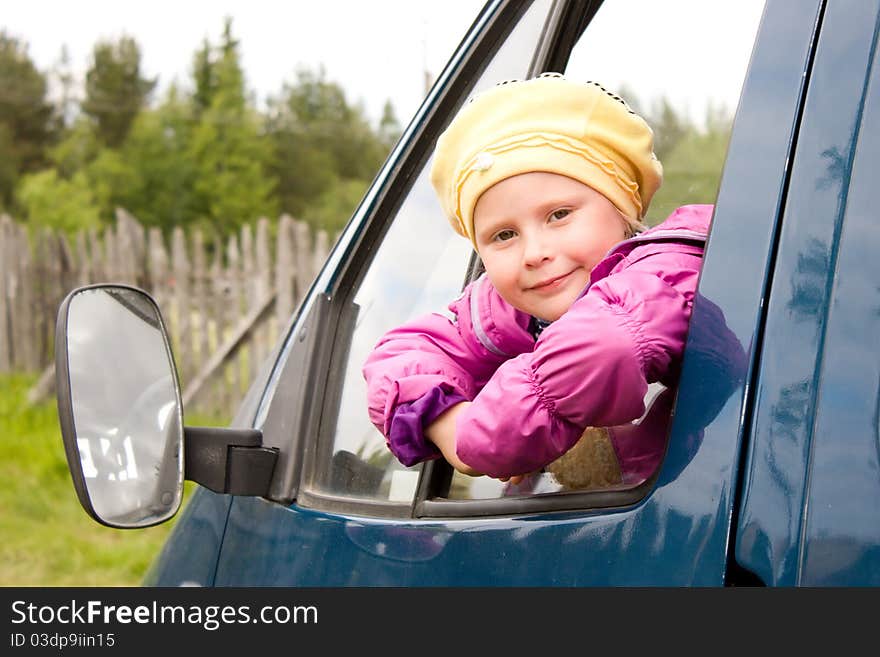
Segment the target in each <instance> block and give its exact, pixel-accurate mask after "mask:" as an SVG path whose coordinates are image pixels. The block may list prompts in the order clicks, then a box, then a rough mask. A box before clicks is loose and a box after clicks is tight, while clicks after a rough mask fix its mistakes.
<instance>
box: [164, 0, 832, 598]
mask: <svg viewBox="0 0 880 657" xmlns="http://www.w3.org/2000/svg"><path fill="white" fill-rule="evenodd" d="M653 4H657V3H650V2H645V3H636V2H630V3H621V2H615V3H612V2H606V3H600V2H550V0H536V1H535V2H532V3H519V2H515V3H514V2H490V3H489V4H488V5H487V7H486V8H485V10H484V11H483V13H482V14H481V15H480V17H479V18H478V19H477V21H476V23H475V25H474V27H473V29H472V31H471V32H470V33H469V34H468V36H467V37H466V38H465V39H464V40H463V42H462V45H461V47H460V49H459V50H458V51H457V53H456V54H455V56H454V57H453V58H452V60H451V62H450V64H449V66H448V67H447V69H446V70H445V71H444V73H443V75H441V77H440V79H439V80H438V82H437V84H436V85H435V87H434V89H433V90H432V92H431V93H430V95H429V96H428V98H427V99H426V101H425V104H424V105H423V107H422V108H421V109H420V111H419V113H418V114H417V116H416V117H415V118H414V120H413V122H412V123H411V125H410V126H409V128H408V129H407V131H406V132H405V133H404V135H403V137H402V138H401V141H400V143H399V144H398V146H397V147H396V148H395V150H394V152H393V153H392V155H391V156H390V158H389V160H388V162H387V163H386V165H385V167H384V168H383V170H382V172H381V173H380V174H379V176H378V177H377V179H376V181H375V183H374V185H373V187H372V188H371V190H370V191H369V192H368V194H367V196H366V197H365V199H364V201H363V203H362V205H361V207H360V208H359V210H358V211H357V212H356V214H355V216H354V217H353V219H352V221H351V222H350V224H349V225H348V227H347V228H346V230H345V232H344V234H343V236H342V237H341V238H340V241H339V243H338V244H337V247H336V249H335V250H334V252H333V254H331V257H330V259H329V261H328V263H327V265H326V267H325V269H324V271H323V272H322V274H321V275H320V276H319V278H318V280H317V281H316V283H315V286H314V288H313V289H312V291H311V292H310V294H309V296H308V299H307V301H306V302H305V303H304V305H303V307H302V308H301V309H300V311H299V313H298V315H297V317H296V318H294V321H293V322H292V325H291V330H290V331H289V333H288V335H287V337H286V339H285V343H284V345H283V346H282V349H281V355H280V357H279V360H278V363H277V364H276V367H275V370H274V371H273V373H272V374H271V376H270V379H269V384H268V386H267V390H266V394H265V395H264V397H263V399H262V402H261V404H260V408H259V411H258V412H257V415H256V418H255V420H254V425H255V426H257V427H259V428H261V429H262V430H263V435H264V444H270V445H274V446H279V447H281V449H282V457H281V458H280V460H279V464H278V466H277V468H276V474H275V478H274V481H273V486H272V490H271V492H270V495H269V496H268V497H267V498H259V499H257V498H244V497H242V498H235V499H234V500H233V501H232V503H231V505H230V511H229V515H228V519H227V522H226V526H225V533H224V536H223V543H222V548H221V553H220V557H219V561H218V563H217V568H216V578H215V580H214V583H215V584H217V585H222V586H239V585H259V584H264V585H295V586H323V585H331V586H350V585H370V586H377V585H393V586H410V585H567V586H572V585H632V584H664V585H684V584H696V585H721V584H723V583H725V576H726V573H728V572H729V571H730V568H729V563H728V561H729V560H730V554H729V549H728V546H729V542H730V536H731V528H732V525H731V517H732V514H733V510H734V508H735V502H736V498H735V495H736V490H737V478H738V476H739V472H740V471H739V462H740V458H741V452H742V446H743V443H742V436H743V411H744V408H745V407H744V404H745V402H746V401H747V399H748V395H747V391H748V389H749V386H748V385H747V384H748V382H749V377H750V376H751V374H752V373H753V367H754V359H755V357H756V353H757V347H758V339H759V336H758V333H757V332H758V329H759V327H760V326H761V325H762V322H763V310H762V308H763V306H762V299H763V295H764V294H765V286H766V282H767V279H768V271H769V270H768V267H769V265H768V263H769V262H770V261H771V256H772V254H773V252H774V248H775V241H776V235H777V219H778V217H779V216H780V211H781V208H782V202H783V198H784V196H783V192H784V189H785V185H786V181H787V175H788V165H789V161H790V160H789V158H790V156H791V153H792V148H793V146H794V144H795V136H796V134H797V127H798V119H799V114H800V109H801V103H802V98H803V91H804V84H805V82H806V80H808V74H809V64H810V61H811V57H812V51H813V46H814V42H815V37H816V33H817V30H818V29H819V27H820V25H821V21H820V18H821V5H822V3H821V2H819V1H818V0H817V1H816V2H809V3H807V2H804V3H798V4H797V6H793V4H792V3H785V2H779V1H777V0H768V1H767V2H766V7H763V14H761V11H760V10H761V9H762V7H760V6H758V8H757V12H756V15H755V18H754V21H753V23H752V27H751V33H748V30H746V31H745V32H744V33H743V35H741V39H742V40H743V41H744V42H741V43H739V47H740V48H741V49H742V51H743V53H744V54H743V55H742V61H743V63H742V66H741V69H740V70H739V72H738V73H734V74H731V75H730V81H729V82H730V84H733V85H735V86H736V92H737V93H736V94H735V97H736V98H737V99H738V101H737V102H738V108H737V111H736V116H735V120H734V122H733V129H732V132H731V133H730V135H729V143H728V146H727V150H726V151H725V152H726V157H724V158H722V162H721V164H723V175H721V177H720V182H717V175H719V174H721V165H720V164H719V165H718V166H717V169H718V170H717V171H716V172H715V175H716V178H715V179H714V180H715V181H716V182H715V183H712V184H714V185H715V187H713V189H717V199H709V201H710V202H711V201H712V200H715V202H716V210H715V213H714V218H713V228H712V233H711V235H710V238H709V243H708V246H707V251H706V256H705V264H704V270H703V273H702V276H701V281H700V287H699V292H700V294H699V295H698V298H697V299H696V300H695V304H694V311H693V320H692V326H691V332H690V335H689V338H688V347H687V351H686V355H685V359H684V365H683V369H682V375H681V383H680V388H679V393H678V398H677V400H676V402H675V413H674V416H673V418H672V422H671V426H670V427H669V430H668V441H667V449H666V456H665V458H664V461H663V463H662V465H661V467H660V469H659V471H658V472H656V473H654V474H653V475H652V477H650V478H649V479H648V480H646V481H644V482H642V483H640V484H638V485H635V486H628V487H617V488H609V489H600V490H590V491H578V490H575V491H564V490H558V489H547V488H540V487H539V488H536V489H534V490H532V491H528V492H523V491H519V492H518V491H511V490H510V489H506V488H504V487H503V486H502V485H501V484H499V483H498V482H495V481H493V480H487V479H486V478H475V479H471V478H468V480H464V481H463V480H462V479H461V477H459V476H453V475H452V472H451V470H450V469H449V467H448V466H447V465H445V464H444V463H441V462H438V461H433V462H430V463H428V464H424V465H419V466H414V467H410V468H406V467H403V466H401V465H400V464H398V463H396V462H395V461H393V459H391V458H390V455H389V454H388V453H387V451H386V450H385V449H384V440H383V439H382V437H381V436H380V435H379V434H378V432H376V430H375V428H374V427H372V425H371V424H370V423H369V420H368V419H367V416H366V408H365V393H364V384H363V380H362V377H361V374H360V368H361V365H362V363H363V359H364V357H365V355H366V353H367V352H368V350H369V349H370V348H371V347H372V345H373V344H374V343H375V341H376V340H377V339H378V337H379V335H381V333H382V332H384V331H385V330H387V329H389V328H391V327H392V326H394V325H396V324H399V323H400V322H402V321H404V320H405V319H408V318H410V317H412V316H415V315H416V314H420V313H423V312H429V311H435V310H436V311H442V310H443V308H444V307H445V305H446V304H447V303H448V302H449V301H450V300H451V299H452V298H454V297H455V296H456V295H457V294H458V292H459V290H460V289H461V287H462V285H463V284H464V283H465V281H466V280H468V279H469V278H470V277H472V276H473V275H474V273H475V272H476V271H478V270H479V263H478V262H476V261H475V260H474V259H472V257H471V254H470V251H469V246H468V244H467V243H466V241H465V240H461V238H459V237H457V236H455V235H453V234H452V233H451V231H450V230H449V229H448V226H447V224H446V221H445V219H443V217H442V215H441V214H440V211H439V206H438V205H437V203H436V201H435V200H434V199H433V193H432V192H431V190H430V186H429V184H428V181H427V179H426V177H427V170H428V163H429V158H430V152H431V147H432V145H433V141H434V140H435V139H436V137H437V135H438V134H439V133H440V132H441V131H442V129H443V127H444V126H445V125H446V123H448V121H449V119H450V118H451V116H452V115H453V113H454V111H455V109H456V108H457V107H460V105H461V104H462V103H463V102H464V101H465V100H466V98H467V97H469V96H470V95H471V94H473V93H475V92H476V91H478V90H479V89H481V88H485V87H486V86H489V85H491V84H495V83H497V82H499V81H501V80H504V79H508V78H515V77H525V76H529V75H534V74H537V73H539V72H542V71H560V72H562V71H564V72H566V73H567V74H568V75H569V76H575V75H576V76H578V77H584V76H585V75H592V71H594V70H595V71H598V73H599V74H603V75H605V76H610V75H612V74H613V73H612V71H611V70H610V69H606V68H605V66H606V65H607V64H608V62H609V61H610V60H611V59H613V58H614V53H615V49H620V48H627V49H633V50H634V51H635V52H636V53H638V55H639V57H637V58H635V59H633V60H632V61H635V62H636V64H634V65H633V66H635V67H637V68H639V69H643V68H647V69H648V70H649V71H654V72H655V75H659V76H662V75H672V74H673V73H680V70H679V69H681V70H690V69H689V68H687V67H688V65H689V64H693V62H695V61H698V60H699V61H702V60H703V59H706V58H709V59H710V60H711V58H713V57H715V58H718V61H719V62H720V61H721V60H722V59H723V56H724V55H725V51H724V48H723V47H722V45H721V43H722V42H721V35H722V34H724V33H725V32H727V31H729V30H728V27H729V24H727V23H726V22H725V20H723V19H719V18H718V15H717V12H714V13H713V14H706V13H699V12H698V11H697V7H698V6H699V3H691V4H688V3H664V4H663V8H664V11H663V12H662V13H661V14H660V15H659V16H658V15H656V14H651V13H650V7H651V5H653ZM737 11H738V10H737ZM676 12H678V15H676ZM695 13H699V16H700V17H701V18H700V19H699V20H701V21H702V22H701V23H699V24H695V23H694V22H693V20H692V18H693V16H694V14H695ZM758 18H760V26H758ZM686 19H687V20H686ZM633 21H637V22H638V21H642V22H644V23H645V26H647V27H650V28H651V29H652V30H654V33H655V34H656V35H657V38H655V39H653V40H651V39H639V38H628V37H632V32H631V29H630V28H631V26H632V22H633ZM695 29H697V30H701V31H702V32H699V34H700V35H701V36H702V37H703V38H701V39H697V38H695V35H696V34H698V32H695V31H694V30H695ZM755 30H757V36H756V35H755V34H756V32H755ZM660 37H662V38H660ZM683 43H684V44H685V45H687V46H688V48H685V49H684V50H682V49H681V48H680V46H681V45H682V44H683ZM673 46H675V47H673ZM582 52H583V53H585V54H584V55H583V58H584V61H585V62H586V65H585V67H584V68H583V69H579V70H577V71H575V70H574V69H573V68H567V66H568V65H570V64H572V63H573V62H575V61H577V59H578V58H579V57H581V54H580V53H582ZM668 53H673V54H670V57H672V59H667V58H666V57H665V56H666V54H668ZM675 53H677V54H675ZM749 54H751V59H750V62H751V63H750V65H749V69H748V73H747V74H746V75H745V77H744V78H743V73H744V71H745V63H746V62H747V61H749ZM676 56H677V57H679V59H678V60H676V59H675V57H676ZM652 67H653V68H652ZM721 68H722V67H720V66H719V70H721ZM617 83H618V84H620V82H619V81H617ZM693 85H694V86H695V87H702V85H701V81H700V80H699V79H694V80H693ZM706 86H707V87H708V84H707V85H706ZM684 169H685V170H684V171H683V172H680V174H681V177H680V178H679V180H682V181H684V182H685V183H686V182H687V180H688V174H689V172H688V170H687V167H686V166H685V167H684ZM683 189H684V191H683V192H681V194H682V197H681V198H680V199H675V198H673V199H671V200H672V201H679V200H680V201H687V200H688V197H687V195H688V185H687V184H685V185H684V187H683ZM719 328H723V329H724V330H723V333H724V335H726V336H728V339H727V342H726V344H719V343H718V341H717V340H716V339H715V336H716V335H717V334H718V329H719ZM727 348H730V349H733V351H735V352H736V353H738V354H740V355H739V356H738V360H737V362H736V366H735V367H730V366H729V365H730V360H729V359H728V358H726V357H725V356H724V353H725V350H726V349H727ZM719 363H720V364H721V366H718V364H719ZM666 427H667V425H666V424H664V425H663V428H664V431H665V430H666ZM157 579H158V581H159V582H162V581H163V579H162V577H158V578H157ZM164 583H173V582H172V581H169V580H165V581H164Z"/></svg>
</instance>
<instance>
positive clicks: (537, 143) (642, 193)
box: [431, 73, 663, 247]
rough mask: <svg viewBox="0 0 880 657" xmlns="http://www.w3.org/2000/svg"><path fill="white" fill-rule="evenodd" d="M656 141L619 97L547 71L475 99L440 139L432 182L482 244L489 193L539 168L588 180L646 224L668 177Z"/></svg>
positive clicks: (459, 228) (459, 224)
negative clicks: (478, 229) (477, 225)
mask: <svg viewBox="0 0 880 657" xmlns="http://www.w3.org/2000/svg"><path fill="white" fill-rule="evenodd" d="M653 144H654V133H653V132H652V131H651V128H650V127H649V126H648V124H647V123H645V121H644V119H642V118H641V117H640V116H638V115H637V114H636V113H635V112H633V111H632V110H631V109H630V108H629V106H628V105H627V104H626V103H625V102H624V101H623V100H622V99H621V98H619V97H618V96H615V95H614V94H612V93H609V92H608V91H606V90H605V89H604V88H603V87H602V86H601V85H599V84H596V83H595V82H586V83H583V82H574V81H571V80H567V79H566V78H564V77H563V76H561V75H559V74H558V73H549V74H548V73H545V74H543V75H541V76H539V77H537V78H532V79H530V80H514V81H510V82H503V83H501V84H499V85H496V86H495V87H492V88H491V89H488V90H487V91H484V92H482V93H480V94H478V95H476V96H475V97H474V98H472V99H471V100H470V101H469V102H468V103H467V104H466V105H465V106H464V107H463V108H462V109H461V111H460V112H459V113H458V115H456V117H455V118H454V119H453V120H452V123H451V124H450V125H449V127H448V128H447V129H446V130H445V131H444V132H443V134H441V135H440V138H439V139H438V140H437V146H436V149H435V151H434V162H433V164H432V166H431V184H432V185H433V186H434V189H435V191H436V192H437V195H438V197H439V199H440V204H441V206H442V207H443V211H444V213H445V214H446V217H447V218H448V219H449V222H450V223H451V224H452V227H453V228H454V229H455V230H456V232H458V233H460V234H461V235H464V236H465V237H468V238H470V240H471V242H474V246H475V247H476V243H475V239H474V217H473V213H474V207H475V206H476V204H477V200H478V199H479V198H480V196H481V195H482V194H483V192H485V191H486V190H487V189H489V188H490V187H491V186H492V185H494V184H496V183H498V182H501V181H502V180H504V179H506V178H510V177H512V176H516V175H519V174H521V173H529V172H533V171H543V172H548V173H556V174H560V175H563V176H568V177H569V178H573V179H575V180H577V181H579V182H582V183H584V184H585V185H588V186H590V187H592V188H593V189H595V190H596V191H598V192H599V193H601V194H603V195H604V196H605V197H606V198H608V200H610V201H611V202H612V203H613V204H614V205H615V206H616V207H617V209H618V210H620V211H621V212H622V213H623V214H624V215H625V216H626V217H627V218H629V219H630V220H631V221H634V222H638V221H640V220H641V219H642V218H643V217H644V216H645V212H646V211H647V209H648V204H649V203H650V202H651V197H652V196H653V195H654V192H656V191H657V188H658V187H660V183H661V182H662V180H663V167H662V166H661V165H660V162H659V160H657V158H656V156H655V155H654V150H653V148H654V146H653Z"/></svg>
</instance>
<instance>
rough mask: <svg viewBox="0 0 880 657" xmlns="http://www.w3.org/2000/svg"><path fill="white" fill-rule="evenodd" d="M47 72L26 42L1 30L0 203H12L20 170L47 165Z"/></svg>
mask: <svg viewBox="0 0 880 657" xmlns="http://www.w3.org/2000/svg"><path fill="white" fill-rule="evenodd" d="M46 91H47V84H46V78H45V76H44V75H43V74H42V73H40V71H38V70H37V68H36V67H35V66H34V63H33V61H32V60H31V58H30V56H29V55H28V52H27V45H26V44H24V43H22V42H21V41H19V40H18V39H17V38H15V37H12V36H10V35H8V34H7V33H6V31H5V30H4V31H0V157H2V158H3V161H4V163H3V167H2V169H3V170H2V173H0V205H2V206H3V207H7V208H8V207H10V206H11V205H12V202H13V189H14V186H15V182H16V180H17V179H18V176H19V175H20V174H21V173H26V172H32V171H37V170H39V169H41V168H43V167H44V166H45V165H46V149H47V148H48V147H49V146H50V145H51V143H52V141H53V139H54V130H53V114H54V109H53V107H52V105H51V104H50V103H49V102H48V100H47V99H46Z"/></svg>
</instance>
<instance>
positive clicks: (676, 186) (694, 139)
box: [649, 106, 732, 224]
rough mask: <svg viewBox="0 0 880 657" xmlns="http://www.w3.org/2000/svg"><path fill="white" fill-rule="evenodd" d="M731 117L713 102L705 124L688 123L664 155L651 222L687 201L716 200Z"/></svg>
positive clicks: (660, 218)
mask: <svg viewBox="0 0 880 657" xmlns="http://www.w3.org/2000/svg"><path fill="white" fill-rule="evenodd" d="M731 127H732V121H731V118H730V115H729V114H728V113H727V111H726V110H725V109H724V108H723V107H720V108H715V107H712V106H710V107H709V108H707V111H706V120H705V128H704V129H702V130H700V129H698V128H697V127H696V126H693V125H688V127H687V129H686V131H685V132H684V133H683V134H682V135H681V137H680V138H679V139H678V140H677V142H676V143H675V146H674V147H673V148H672V149H671V150H670V151H669V152H668V153H666V155H665V156H664V157H663V159H662V163H663V184H662V185H661V187H660V189H659V190H658V192H657V194H656V196H655V197H654V200H653V201H652V202H651V208H650V213H651V218H652V220H651V221H650V222H649V223H651V224H654V223H657V222H659V221H662V220H663V219H665V218H666V216H667V215H668V214H669V213H670V212H672V211H673V210H674V209H675V208H676V207H678V206H680V205H684V204H687V203H714V202H715V197H716V196H717V195H718V184H719V183H720V179H721V169H722V167H723V166H724V159H725V157H726V155H727V144H728V142H729V140H730V130H731Z"/></svg>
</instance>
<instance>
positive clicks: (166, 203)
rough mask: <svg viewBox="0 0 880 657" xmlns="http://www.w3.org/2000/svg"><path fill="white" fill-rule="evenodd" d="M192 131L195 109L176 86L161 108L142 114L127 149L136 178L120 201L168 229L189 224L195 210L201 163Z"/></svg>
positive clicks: (143, 218)
mask: <svg viewBox="0 0 880 657" xmlns="http://www.w3.org/2000/svg"><path fill="white" fill-rule="evenodd" d="M192 132H193V124H192V109H191V107H190V105H189V103H188V102H187V101H186V99H184V98H181V97H180V95H179V93H178V91H177V89H176V88H175V87H171V88H170V89H169V91H168V94H167V95H166V97H165V99H164V100H163V102H162V104H161V105H160V106H159V107H158V108H157V109H156V110H154V111H149V112H141V114H140V115H139V116H138V118H137V119H136V120H135V122H134V125H133V126H132V129H131V132H130V133H129V135H128V138H127V139H126V141H125V143H124V144H123V147H122V157H123V160H124V161H125V162H126V163H127V164H128V166H129V167H130V169H131V171H132V174H133V176H132V180H131V181H130V184H129V185H128V186H127V187H126V188H124V189H122V190H120V194H119V196H118V198H117V199H116V200H115V203H116V205H119V206H122V207H124V208H126V209H127V210H129V211H130V212H132V213H133V214H134V215H135V216H136V217H137V218H138V219H139V220H140V221H141V222H143V223H144V224H145V225H148V226H159V227H161V228H162V229H163V230H164V231H165V232H166V233H170V232H171V230H172V228H173V227H174V226H177V225H186V224H187V223H189V222H190V221H191V220H192V218H193V216H194V214H195V193H194V189H193V187H194V180H195V175H196V167H195V163H194V162H193V161H192V160H191V159H190V158H189V156H188V152H187V150H188V148H189V143H190V140H191V135H192Z"/></svg>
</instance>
